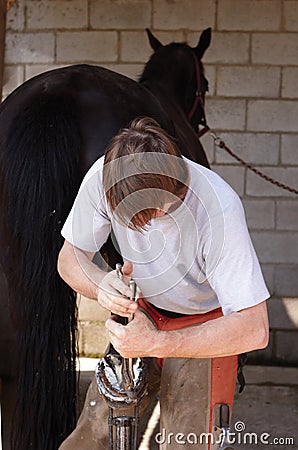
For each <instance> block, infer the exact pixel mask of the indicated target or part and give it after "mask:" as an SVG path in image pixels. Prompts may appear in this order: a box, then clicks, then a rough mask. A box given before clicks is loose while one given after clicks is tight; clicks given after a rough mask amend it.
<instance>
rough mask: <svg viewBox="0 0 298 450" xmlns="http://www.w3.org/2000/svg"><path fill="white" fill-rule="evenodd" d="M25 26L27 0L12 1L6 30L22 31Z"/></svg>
mask: <svg viewBox="0 0 298 450" xmlns="http://www.w3.org/2000/svg"><path fill="white" fill-rule="evenodd" d="M24 28H25V2H11V3H10V8H9V11H7V15H6V30H14V31H22V30H24Z"/></svg>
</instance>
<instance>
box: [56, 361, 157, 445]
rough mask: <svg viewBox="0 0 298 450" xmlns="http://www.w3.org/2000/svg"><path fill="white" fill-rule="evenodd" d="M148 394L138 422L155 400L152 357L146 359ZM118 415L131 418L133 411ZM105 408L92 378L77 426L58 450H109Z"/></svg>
mask: <svg viewBox="0 0 298 450" xmlns="http://www.w3.org/2000/svg"><path fill="white" fill-rule="evenodd" d="M147 366H148V395H147V396H146V397H145V398H144V399H143V400H142V402H141V404H140V409H139V414H140V421H141V423H142V419H143V418H144V417H145V416H146V414H145V413H146V410H147V409H148V408H149V406H150V405H151V403H152V402H153V401H154V400H155V397H156V393H157V391H158V390H159V385H160V368H159V367H158V365H157V363H156V360H155V358H148V359H147ZM120 411H121V415H128V416H133V414H134V412H133V409H123V410H122V409H121V410H120ZM108 416H109V409H108V406H107V404H106V402H105V401H104V400H103V398H102V397H101V396H100V395H99V392H98V388H97V382H96V379H95V377H94V378H93V380H92V382H91V384H90V386H89V389H88V392H87V395H86V399H85V404H84V407H83V410H82V413H81V415H80V417H79V420H78V423H77V426H76V428H75V430H74V431H73V432H72V433H71V435H70V436H69V437H68V438H67V439H66V440H65V441H64V442H63V443H62V444H61V446H60V447H59V450H91V449H95V448H96V449H98V450H107V449H108V448H109V429H108ZM141 428H142V427H141Z"/></svg>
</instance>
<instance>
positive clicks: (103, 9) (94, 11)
mask: <svg viewBox="0 0 298 450" xmlns="http://www.w3.org/2000/svg"><path fill="white" fill-rule="evenodd" d="M90 25H91V28H94V29H101V30H104V29H120V28H124V29H131V28H132V29H138V28H140V29H144V28H146V27H149V28H150V25H151V2H148V1H147V0H125V1H123V0H100V1H96V0H92V1H90Z"/></svg>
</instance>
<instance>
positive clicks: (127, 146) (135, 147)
mask: <svg viewBox="0 0 298 450" xmlns="http://www.w3.org/2000/svg"><path fill="white" fill-rule="evenodd" d="M187 179H188V171H187V166H186V163H185V161H184V160H183V158H182V156H181V153H180V151H179V149H178V147H177V145H176V144H175V142H174V141H173V139H171V138H170V136H169V135H168V134H167V133H166V132H165V131H164V130H163V129H162V128H161V127H160V126H159V124H158V123H157V122H156V120H154V119H151V118H149V117H142V118H137V119H134V120H133V121H132V122H131V124H130V126H129V127H128V128H124V129H122V130H121V131H120V133H119V134H118V135H117V136H115V137H114V138H113V139H112V141H111V143H110V145H109V147H108V149H107V151H106V155H105V161H104V167H103V186H104V190H105V193H106V198H107V201H108V204H109V206H110V208H111V210H112V212H114V213H115V215H116V216H117V218H118V219H119V220H120V221H121V222H122V223H125V225H127V226H128V227H129V228H131V229H134V230H139V231H140V230H141V229H142V228H144V223H147V222H148V221H149V220H150V219H152V218H153V217H154V216H155V214H156V210H157V209H162V208H163V206H164V204H165V203H167V202H173V201H174V200H175V197H176V200H177V198H179V199H181V200H183V199H184V197H185V195H186V192H187V187H186V186H187ZM132 194H133V195H132ZM173 199H174V200H173Z"/></svg>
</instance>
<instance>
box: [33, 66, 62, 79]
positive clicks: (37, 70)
mask: <svg viewBox="0 0 298 450" xmlns="http://www.w3.org/2000/svg"><path fill="white" fill-rule="evenodd" d="M60 67H65V65H64V64H30V65H26V66H25V80H29V78H32V77H35V76H36V75H39V74H40V73H44V72H48V71H49V70H54V69H59V68H60Z"/></svg>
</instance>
